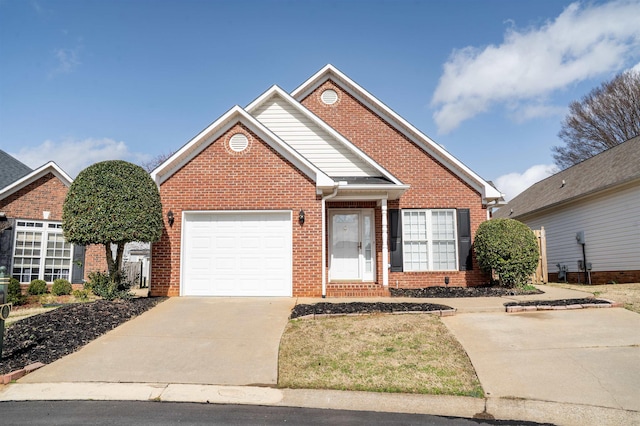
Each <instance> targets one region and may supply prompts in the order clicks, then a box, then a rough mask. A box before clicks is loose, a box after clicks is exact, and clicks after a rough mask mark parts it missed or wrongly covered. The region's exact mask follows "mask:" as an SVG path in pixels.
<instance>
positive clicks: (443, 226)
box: [402, 210, 457, 271]
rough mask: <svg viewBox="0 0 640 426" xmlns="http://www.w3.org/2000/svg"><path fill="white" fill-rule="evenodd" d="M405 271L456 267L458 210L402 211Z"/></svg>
mask: <svg viewBox="0 0 640 426" xmlns="http://www.w3.org/2000/svg"><path fill="white" fill-rule="evenodd" d="M402 241H403V269H404V271H447V270H455V269H457V249H456V247H457V240H456V212H455V210H402Z"/></svg>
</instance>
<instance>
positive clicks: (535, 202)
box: [494, 136, 640, 218]
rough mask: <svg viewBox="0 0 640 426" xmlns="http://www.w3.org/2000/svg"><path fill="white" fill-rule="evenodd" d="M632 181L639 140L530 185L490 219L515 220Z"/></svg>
mask: <svg viewBox="0 0 640 426" xmlns="http://www.w3.org/2000/svg"><path fill="white" fill-rule="evenodd" d="M635 180H639V181H640V136H636V137H635V138H633V139H630V140H628V141H626V142H623V143H621V144H620V145H618V146H615V147H613V148H610V149H608V150H606V151H603V152H601V153H600V154H598V155H595V156H593V157H591V158H589V159H587V160H585V161H583V162H581V163H578V164H576V165H575V166H572V167H569V168H568V169H565V170H562V171H561V172H558V173H556V174H555V175H553V176H549V177H548V178H546V179H544V180H541V181H540V182H537V183H535V184H533V185H531V186H530V187H529V188H527V189H526V190H524V191H523V192H522V193H520V194H519V195H518V196H516V197H515V198H514V199H513V200H511V201H509V203H508V204H507V205H506V206H503V207H502V208H501V209H500V210H498V211H497V212H496V213H495V214H494V217H511V218H518V217H521V216H523V215H527V214H530V213H534V212H537V211H540V210H544V209H548V208H552V207H554V206H557V205H561V204H565V203H568V202H570V201H573V200H576V199H579V198H582V197H585V196H588V195H592V194H595V193H598V192H600V191H605V190H608V189H611V188H614V187H617V186H620V185H624V184H627V183H629V182H633V181H635Z"/></svg>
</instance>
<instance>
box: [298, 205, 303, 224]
mask: <svg viewBox="0 0 640 426" xmlns="http://www.w3.org/2000/svg"><path fill="white" fill-rule="evenodd" d="M298 222H300V225H304V210H302V209H300V213H298Z"/></svg>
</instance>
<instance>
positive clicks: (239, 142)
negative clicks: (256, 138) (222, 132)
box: [229, 133, 249, 152]
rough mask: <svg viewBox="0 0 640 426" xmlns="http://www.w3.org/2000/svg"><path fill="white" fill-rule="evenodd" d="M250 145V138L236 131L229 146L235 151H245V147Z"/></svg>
mask: <svg viewBox="0 0 640 426" xmlns="http://www.w3.org/2000/svg"><path fill="white" fill-rule="evenodd" d="M248 145H249V139H247V137H246V136H245V135H244V134H242V133H236V134H235V135H233V136H231V139H229V148H231V149H232V150H234V151H235V152H241V151H244V150H245V149H247V146H248Z"/></svg>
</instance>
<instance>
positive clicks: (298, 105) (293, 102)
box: [246, 85, 403, 185]
mask: <svg viewBox="0 0 640 426" xmlns="http://www.w3.org/2000/svg"><path fill="white" fill-rule="evenodd" d="M276 95H277V96H280V97H281V98H282V99H284V100H285V101H286V102H288V103H289V104H290V105H291V106H293V107H294V108H295V109H296V110H297V111H298V112H300V113H301V114H302V115H304V116H305V117H306V118H308V119H309V120H311V121H312V122H313V123H314V124H316V125H317V126H319V127H320V128H321V129H322V130H324V131H325V132H327V133H328V134H329V135H330V136H331V137H333V138H334V139H336V140H337V141H338V142H340V143H341V144H342V145H344V146H345V147H346V148H347V149H349V151H351V152H352V153H354V154H355V155H356V156H358V157H359V158H360V159H362V160H363V161H364V162H365V163H367V164H368V165H370V166H371V167H373V168H374V169H375V170H377V171H378V172H379V173H380V175H381V176H384V177H386V178H387V179H389V180H390V181H391V182H393V183H394V184H396V185H403V183H402V182H401V181H400V180H399V179H398V178H396V177H395V176H394V175H392V174H391V173H390V172H389V171H387V170H386V169H385V168H384V167H382V166H381V165H380V164H378V163H377V162H375V161H374V160H373V159H372V158H371V157H369V156H368V155H367V154H366V153H365V152H364V151H362V150H361V149H360V148H358V147H357V146H355V145H354V144H353V143H351V142H350V141H349V140H348V139H347V138H345V137H344V136H342V135H341V134H340V133H338V132H337V131H336V130H335V129H334V128H333V127H331V126H329V125H328V124H327V123H325V122H324V121H322V120H321V119H320V117H318V116H317V115H315V114H314V113H312V112H311V111H309V110H308V109H307V108H306V107H305V106H304V105H302V104H301V103H300V102H298V101H297V100H295V99H294V98H293V97H292V96H291V95H289V94H288V93H287V92H285V91H284V90H282V89H281V88H280V87H278V86H277V85H274V86H272V87H271V88H270V89H269V90H267V91H266V92H264V93H263V94H262V95H260V96H259V97H258V98H257V99H256V100H255V101H253V102H251V103H250V104H249V105H248V106H247V107H246V111H247V112H249V114H252V113H253V112H254V111H255V110H256V109H258V108H259V107H260V106H261V105H263V104H264V103H265V102H267V101H268V100H269V99H271V98H272V97H273V96H276Z"/></svg>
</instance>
